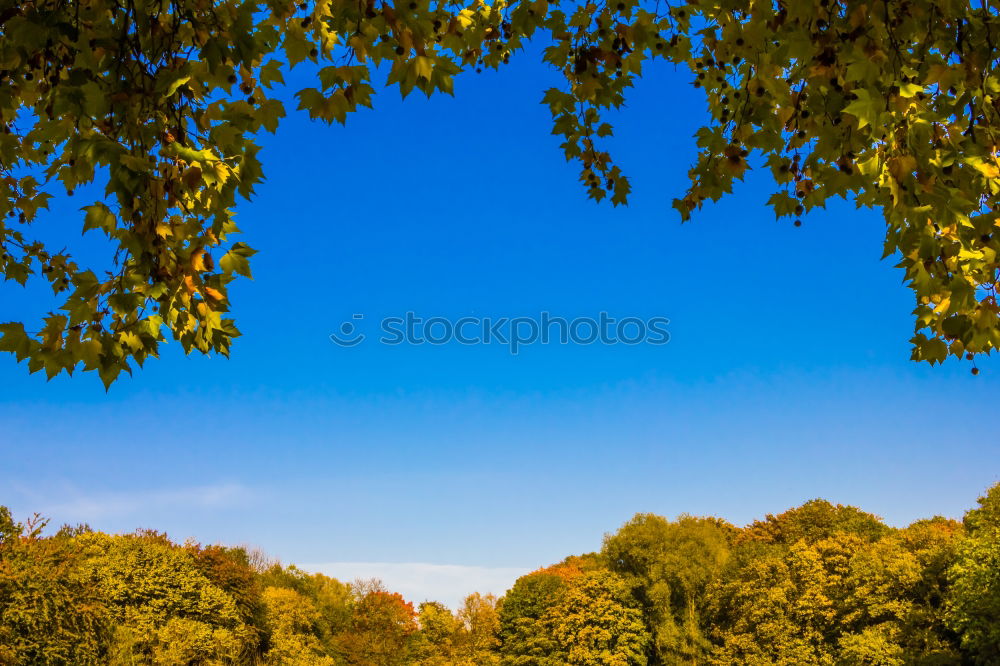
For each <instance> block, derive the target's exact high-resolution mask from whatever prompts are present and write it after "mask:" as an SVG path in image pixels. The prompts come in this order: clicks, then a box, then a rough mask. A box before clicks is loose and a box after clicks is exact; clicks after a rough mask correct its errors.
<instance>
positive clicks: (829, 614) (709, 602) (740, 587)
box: [0, 485, 1000, 666]
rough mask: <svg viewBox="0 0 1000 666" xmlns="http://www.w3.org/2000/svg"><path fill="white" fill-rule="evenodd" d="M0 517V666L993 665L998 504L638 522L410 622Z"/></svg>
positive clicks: (649, 517) (252, 568) (131, 544)
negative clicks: (957, 513) (496, 589)
mask: <svg viewBox="0 0 1000 666" xmlns="http://www.w3.org/2000/svg"><path fill="white" fill-rule="evenodd" d="M44 527H45V524H44V521H40V520H38V519H37V518H34V519H31V520H29V521H27V522H26V523H24V524H21V523H16V522H14V520H13V518H12V517H11V516H10V514H9V512H8V511H7V510H6V509H2V508H0V665H3V666H22V665H24V666H28V665H32V666H33V665H36V664H53V665H55V664H67V665H68V664H82V665H87V664H95V665H96V664H110V665H112V666H124V665H125V664H129V665H136V664H149V665H156V666H160V665H162V666H166V665H178V664H186V665H191V666H194V665H203V664H204V665H216V664H251V665H258V666H261V665H275V666H277V665H286V666H341V665H349V666H395V665H399V666H404V665H410V664H412V665H414V666H564V665H567V664H569V665H574V666H576V665H578V666H658V665H666V664H678V663H687V664H705V665H715V666H724V665H729V664H743V665H746V666H757V665H763V664H781V665H786V664H787V665H788V666H791V665H796V666H797V665H800V664H803V665H815V666H826V665H831V666H833V665H841V664H843V665H848V666H850V665H858V666H860V665H864V664H867V665H873V664H879V665H883V666H904V665H910V664H919V665H927V666H930V665H939V666H940V665H946V664H956V665H959V664H983V665H992V664H997V663H1000V629H998V628H1000V485H997V486H994V487H993V488H992V489H990V490H989V491H988V493H987V494H986V495H985V496H984V497H982V498H981V499H980V502H979V506H978V507H977V508H975V509H973V510H970V511H969V512H968V513H967V514H966V516H965V519H964V521H961V522H959V521H956V520H951V519H947V518H942V517H935V518H930V519H926V520H919V521H917V522H915V523H913V524H912V525H909V526H907V527H904V528H894V527H890V526H888V525H885V524H884V523H883V522H882V521H881V520H880V519H879V518H878V517H877V516H875V515H872V514H870V513H866V512H864V511H862V510H860V509H857V508H855V507H850V506H842V505H836V504H831V503H829V502H826V501H823V500H813V501H810V502H806V503H805V504H803V505H802V506H800V507H796V508H793V509H789V510H787V511H784V512H782V513H779V514H774V515H768V516H766V517H765V518H763V519H761V520H758V521H755V522H753V523H752V524H750V525H748V526H746V527H742V528H740V527H736V526H734V525H731V524H729V523H727V522H726V521H724V520H721V519H718V518H699V517H693V516H680V517H679V518H678V519H676V520H667V519H665V518H662V517H660V516H657V515H654V514H638V515H636V516H635V517H634V518H632V519H631V520H629V521H628V522H627V523H625V524H624V525H623V526H622V527H621V528H620V529H619V530H618V531H617V532H615V533H613V534H608V535H607V536H606V537H605V539H604V543H603V546H602V548H601V550H600V551H599V552H596V553H590V554H585V555H576V556H570V557H567V558H566V559H565V560H563V561H562V562H559V563H557V564H554V565H552V566H548V567H543V568H540V569H538V570H536V571H534V572H532V573H530V574H527V575H525V576H522V577H521V578H520V579H518V580H517V581H516V582H515V583H514V584H513V586H512V587H511V589H510V590H508V591H507V592H506V594H505V595H504V596H503V597H502V598H501V599H499V600H497V599H496V598H495V597H493V596H491V595H480V594H472V595H470V596H469V597H468V598H466V600H465V602H464V604H463V605H462V607H461V608H459V609H457V611H455V612H452V611H451V610H449V609H448V608H446V607H445V606H444V605H443V604H440V603H438V602H434V601H423V602H422V603H420V604H419V606H418V607H414V604H413V603H412V602H411V601H409V600H407V599H404V598H403V597H402V596H401V595H399V594H398V593H394V592H392V591H390V590H387V589H386V588H385V587H384V586H383V585H382V584H381V583H379V582H378V581H355V582H353V583H342V582H340V581H337V580H335V579H333V578H329V577H327V576H324V575H322V574H310V573H307V572H304V571H301V570H299V569H297V568H296V567H294V566H282V565H280V564H278V563H275V562H271V561H269V560H267V558H266V557H264V556H262V555H261V554H260V553H258V552H254V551H248V550H246V549H244V548H230V547H223V546H203V545H199V544H194V543H186V544H183V545H180V544H176V543H174V542H172V541H171V540H170V539H168V538H167V537H166V536H164V535H163V534H159V533H156V532H151V531H140V532H136V533H134V534H124V535H109V534H104V533H101V532H94V531H91V530H89V529H87V528H85V527H78V528H63V529H61V530H59V531H57V532H56V533H54V534H50V535H47V536H46V535H44V534H43V530H44Z"/></svg>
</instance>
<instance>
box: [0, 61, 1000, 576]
mask: <svg viewBox="0 0 1000 666" xmlns="http://www.w3.org/2000/svg"><path fill="white" fill-rule="evenodd" d="M536 62H537V61H536V60H534V59H532V58H531V57H522V58H517V59H515V61H514V63H512V64H511V65H510V66H509V67H508V68H505V69H504V70H502V71H501V72H499V73H484V74H481V75H475V74H469V75H466V76H463V77H461V78H460V79H459V80H458V81H457V83H456V92H457V97H456V98H435V99H434V100H430V101H428V100H426V99H425V98H423V97H416V96H414V97H412V98H410V99H408V100H406V101H405V102H401V101H400V100H399V96H398V94H397V93H395V92H392V91H390V92H386V93H383V94H381V95H379V97H378V98H377V104H376V107H377V108H376V111H375V112H364V113H361V114H359V115H357V116H355V117H353V118H351V120H350V122H349V123H348V126H347V127H346V128H342V127H339V126H336V127H327V126H325V125H321V124H314V123H310V122H309V121H308V119H307V118H305V117H303V115H302V114H300V113H292V114H291V117H290V118H288V119H286V122H285V124H284V126H283V128H282V130H281V131H280V132H279V134H278V135H277V136H276V137H272V136H270V135H267V136H264V137H262V143H263V145H264V151H263V158H264V160H265V162H266V166H267V175H268V181H267V182H266V183H265V184H264V185H262V186H261V187H260V188H259V190H258V196H257V197H256V199H255V200H254V201H253V202H252V203H248V204H244V205H242V206H241V207H240V208H239V220H240V225H241V227H242V228H243V230H244V232H245V236H244V238H243V239H242V240H244V241H246V242H248V243H250V244H251V245H253V246H254V247H256V248H258V249H259V250H260V254H258V255H257V257H256V258H255V262H254V271H255V278H256V279H255V280H254V281H253V282H249V281H244V282H243V283H241V284H239V285H238V286H236V287H235V289H234V290H233V302H234V309H235V314H236V316H237V319H238V322H239V325H240V327H241V329H242V330H243V332H244V337H243V338H241V339H240V340H239V341H238V342H237V344H236V346H235V349H234V355H233V358H232V359H231V360H228V361H227V360H225V359H222V358H213V359H204V358H196V357H190V358H186V357H184V356H183V355H181V354H180V353H179V349H178V345H177V344H176V343H174V344H170V345H168V346H167V347H166V349H165V353H164V355H163V357H162V358H161V359H160V360H159V361H151V362H150V363H149V364H148V365H147V367H146V368H145V369H144V370H142V371H141V372H138V373H137V374H136V375H135V377H134V378H131V379H129V378H127V377H126V378H124V379H122V380H121V381H120V382H119V383H118V384H116V385H115V386H114V387H113V388H112V390H111V392H110V393H109V394H105V392H104V389H103V387H102V386H101V384H100V382H99V380H98V378H97V377H96V376H93V375H81V376H77V377H75V378H73V379H66V378H60V379H57V380H54V381H52V382H49V383H46V381H45V379H44V377H42V376H28V375H27V372H26V368H25V366H23V365H22V366H17V365H16V364H15V363H14V362H13V359H11V358H8V357H7V356H3V357H0V373H2V377H3V383H2V385H0V423H2V424H3V425H2V429H0V470H2V473H0V503H7V504H9V505H10V506H12V508H14V509H15V510H16V511H17V512H18V513H19V514H20V515H24V514H25V513H26V512H30V511H36V510H37V511H43V512H46V513H48V514H50V515H51V516H52V517H53V519H54V520H55V521H56V522H62V521H78V520H86V521H88V522H89V523H90V524H91V525H92V526H94V527H96V528H100V529H105V530H131V529H133V528H136V527H139V526H144V527H155V528H158V529H162V530H166V531H168V532H169V533H170V534H171V535H172V536H174V537H175V538H178V539H183V538H184V537H187V536H192V537H195V538H198V539H201V540H204V541H210V542H212V541H223V542H230V543H240V542H249V543H253V544H258V545H260V546H261V547H263V548H264V549H265V550H267V551H268V552H270V553H272V554H273V555H275V556H278V557H281V558H282V559H283V560H285V561H292V562H337V561H352V562H424V563H431V564H457V565H466V566H482V567H529V568H533V567H536V566H539V565H544V564H547V563H551V562H553V561H556V560H558V559H561V558H562V557H563V556H565V555H567V554H570V553H575V552H581V551H590V550H594V549H596V548H598V547H599V546H600V539H601V536H602V534H603V533H604V532H606V531H611V530H614V529H616V528H617V527H618V526H619V525H620V524H621V523H622V522H624V521H625V520H627V519H628V518H629V517H630V516H631V515H632V514H634V513H635V512H637V511H652V512H656V513H659V514H664V515H667V516H674V515H676V514H678V513H681V512H690V513H695V514H716V515H720V516H723V517H725V518H728V519H729V520H732V521H734V522H736V523H740V524H742V523H745V522H748V521H750V520H753V519H754V518H757V517H760V516H762V515H763V514H764V513H766V512H769V511H770V512H774V511H780V510H783V509H785V508H788V507H790V506H793V505H796V504H799V503H801V502H803V501H805V500H807V499H810V498H813V497H817V496H821V497H825V498H828V499H830V500H832V501H836V502H843V503H852V504H857V505H860V506H861V507H863V508H865V509H867V510H870V511H873V512H875V513H878V514H880V515H882V516H884V517H885V518H886V519H887V520H888V521H889V522H891V523H894V524H905V523H907V522H909V521H911V520H914V519H916V518H919V517H924V516H929V515H933V514H935V513H942V514H946V515H950V516H956V517H960V516H961V513H962V511H963V510H964V509H965V508H968V507H969V506H971V505H973V504H974V502H975V499H976V497H977V496H978V495H979V494H980V493H981V492H982V491H983V490H984V489H985V488H986V487H987V486H988V485H990V484H992V483H994V482H996V481H997V480H998V479H1000V465H998V463H1000V435H998V434H997V429H996V424H995V414H996V399H997V395H998V392H997V389H998V388H1000V380H998V370H1000V367H998V366H997V365H996V364H995V363H985V364H982V363H981V364H980V367H981V368H982V369H983V372H982V374H980V375H979V376H978V377H972V376H971V375H970V374H969V367H970V366H969V364H967V363H954V362H952V363H949V364H947V365H945V366H944V367H938V368H931V367H929V366H924V365H916V364H914V363H912V362H910V361H909V360H908V359H909V345H908V343H907V339H908V338H909V337H910V335H911V334H912V324H911V319H910V310H911V309H912V296H911V294H910V292H909V291H908V290H907V289H906V288H905V287H904V286H903V285H902V284H901V277H902V276H901V273H900V272H899V271H898V270H897V269H895V268H893V265H892V262H891V261H881V260H880V255H881V250H882V236H883V223H882V220H881V216H880V215H879V214H878V213H871V212H856V211H855V210H854V209H853V206H852V205H848V204H839V205H837V206H833V207H831V208H830V209H829V210H827V211H825V212H814V213H811V214H809V215H808V216H807V217H806V218H805V220H804V225H803V227H802V228H800V229H795V228H793V227H792V226H791V224H790V223H789V222H787V221H785V222H781V223H778V222H775V220H774V217H773V214H772V213H771V212H770V210H769V209H767V208H766V207H765V206H764V202H765V201H766V199H767V196H768V194H769V193H770V191H771V190H770V189H769V183H768V181H767V179H766V178H765V174H764V173H763V170H761V169H758V171H757V172H756V175H753V176H751V178H750V179H749V180H748V182H747V183H745V184H744V185H743V186H741V187H739V188H738V190H737V192H736V193H735V194H734V195H733V196H731V197H730V198H728V199H726V200H724V201H723V202H721V203H719V204H718V205H712V206H709V207H708V208H706V209H705V210H703V211H702V212H701V213H700V214H699V215H697V217H696V219H695V221H693V222H692V223H689V224H685V225H681V224H680V223H679V220H678V218H677V216H676V214H675V212H674V211H673V210H672V209H671V208H670V202H671V200H672V198H673V197H674V196H675V195H678V194H679V193H681V192H682V191H683V189H684V186H685V182H686V176H685V173H686V170H687V168H688V165H689V164H690V162H691V160H692V159H693V155H694V153H693V149H694V142H693V139H692V138H691V135H692V133H693V131H694V129H695V128H696V126H697V124H698V122H699V121H700V120H701V119H702V117H703V116H702V107H701V101H700V99H699V97H698V96H697V95H696V94H695V91H694V89H693V88H691V87H690V86H688V85H687V84H686V81H687V78H688V77H687V75H685V74H683V73H675V72H673V71H672V70H670V69H668V68H665V67H663V68H660V69H659V70H651V71H650V74H649V76H648V78H647V79H646V80H645V81H644V82H642V83H641V84H640V86H639V88H638V89H637V90H636V91H635V92H634V94H633V95H632V97H631V99H630V101H629V108H628V109H626V110H625V111H624V112H623V113H622V114H620V116H619V117H618V120H617V136H616V138H615V139H614V141H613V143H612V146H613V148H614V151H615V153H616V155H617V157H618V160H619V162H620V163H621V165H622V166H623V168H625V169H626V171H627V172H628V173H629V174H630V176H631V177H632V183H633V191H634V195H633V200H632V204H631V205H630V206H629V207H628V208H620V209H612V208H611V207H610V206H606V205H595V204H593V203H592V202H589V201H587V200H586V199H585V197H584V194H583V192H582V190H581V188H580V187H579V184H578V183H577V180H576V167H575V166H573V165H568V164H566V163H565V161H564V160H563V158H562V156H561V153H560V151H559V148H558V139H557V138H556V137H554V136H552V135H550V133H549V132H550V120H549V117H548V111H547V109H546V107H544V106H542V105H541V104H539V101H540V99H541V96H542V92H543V90H544V89H545V88H547V87H549V86H551V85H553V84H556V83H558V81H559V76H558V74H557V73H555V72H551V71H549V70H547V69H545V68H544V67H542V66H541V65H539V64H536ZM85 203H89V201H84V200H82V199H81V198H80V195H79V194H78V195H77V197H75V199H74V201H72V202H71V204H72V205H70V204H64V205H63V204H61V205H60V206H57V207H56V208H55V209H54V211H53V215H51V216H50V217H49V218H47V219H48V220H49V222H47V223H46V224H51V225H53V227H54V228H60V227H62V226H65V227H66V228H68V229H75V228H78V227H77V225H78V224H79V218H78V217H76V216H75V214H74V213H73V212H72V211H73V210H74V208H75V207H77V206H79V205H84V204H85ZM71 233H72V235H71V238H73V239H75V238H77V235H76V234H77V232H76V231H72V232H71ZM19 292H20V290H19V288H18V287H16V286H11V285H5V286H3V287H2V290H0V320H7V319H15V318H19V317H21V316H22V315H23V314H24V313H25V312H27V311H29V310H30V309H31V308H30V305H31V304H30V302H29V301H30V299H28V298H26V297H25V296H24V295H23V294H20V293H19ZM407 310H414V311H417V312H419V313H422V314H424V315H427V316H430V315H441V316H446V317H459V316H462V315H468V314H473V315H481V316H482V315H493V316H517V315H536V314H537V313H538V312H540V311H542V310H547V311H550V312H553V313H555V314H561V315H565V316H570V317H572V316H580V315H596V314H597V313H598V312H600V311H602V310H603V311H607V312H609V313H612V314H613V315H616V316H630V315H635V316H640V317H649V316H654V315H662V316H666V317H669V318H670V320H671V325H670V332H671V335H672V340H671V342H670V344H668V345H665V346H635V347H628V346H611V347H601V346H596V345H592V346H585V347H584V346H577V347H571V346H558V345H549V346H533V347H529V348H527V349H525V350H524V351H523V352H522V353H521V354H519V355H518V356H516V357H513V356H511V355H509V354H508V353H507V351H506V350H505V349H504V348H503V347H501V346H479V347H463V346H458V345H445V346H441V347H428V346H422V347H412V346H398V347H384V346H380V345H377V344H363V345H361V346H359V347H356V348H352V349H343V348H340V347H337V346H335V345H333V344H331V343H330V342H329V340H328V335H329V334H330V333H333V332H335V331H336V330H337V327H338V326H339V325H340V323H341V322H342V321H344V320H345V319H348V318H350V316H351V315H352V314H353V313H365V314H366V315H367V316H368V317H369V318H377V317H379V316H383V315H393V314H400V313H402V312H405V311H407Z"/></svg>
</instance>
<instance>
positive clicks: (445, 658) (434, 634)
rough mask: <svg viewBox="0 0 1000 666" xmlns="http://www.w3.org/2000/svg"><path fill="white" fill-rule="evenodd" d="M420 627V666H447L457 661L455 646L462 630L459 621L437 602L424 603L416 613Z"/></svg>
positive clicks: (418, 648)
mask: <svg viewBox="0 0 1000 666" xmlns="http://www.w3.org/2000/svg"><path fill="white" fill-rule="evenodd" d="M417 623H418V624H419V625H420V636H419V645H418V647H417V650H416V651H417V652H418V653H419V655H420V658H419V661H418V662H417V663H419V664H420V665H421V666H448V665H450V664H454V663H455V662H456V660H457V658H458V657H457V654H458V650H459V648H458V647H457V646H456V642H458V639H459V635H460V633H461V630H462V625H461V621H460V620H459V619H458V618H457V617H455V615H454V614H453V613H452V612H451V611H450V610H448V608H447V607H446V606H445V605H444V604H442V603H440V602H438V601H425V602H424V603H422V604H420V607H419V611H418V613H417Z"/></svg>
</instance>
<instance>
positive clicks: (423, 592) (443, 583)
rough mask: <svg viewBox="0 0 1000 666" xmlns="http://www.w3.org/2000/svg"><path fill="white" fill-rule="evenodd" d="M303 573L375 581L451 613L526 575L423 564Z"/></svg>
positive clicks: (324, 566) (317, 568)
mask: <svg viewBox="0 0 1000 666" xmlns="http://www.w3.org/2000/svg"><path fill="white" fill-rule="evenodd" d="M298 566H299V567H300V568H301V569H304V570H305V571H310V572H314V573H322V574H326V575H327V576H331V577H333V578H336V579H338V580H342V581H347V582H349V581H352V580H356V579H359V578H362V579H364V578H379V579H381V580H382V582H383V583H385V586H386V587H387V588H389V589H390V590H392V591H393V592H399V593H400V594H402V595H403V596H404V597H405V598H406V599H407V600H408V601H412V602H414V603H415V604H417V603H420V602H422V601H440V602H441V603H443V604H445V605H447V606H448V607H449V608H451V609H452V610H455V609H457V608H458V607H459V606H460V605H461V603H462V600H463V599H464V598H465V597H466V596H468V595H469V594H471V593H473V592H480V593H482V594H495V595H497V596H498V597H499V596H500V595H502V594H503V593H504V592H506V591H507V590H508V589H510V587H511V585H513V584H514V581H515V580H517V578H518V577H519V576H523V575H524V574H526V573H528V571H530V570H529V569H525V568H521V567H475V566H462V565H458V564H427V563H423V562H324V563H318V564H300V565H298Z"/></svg>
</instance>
